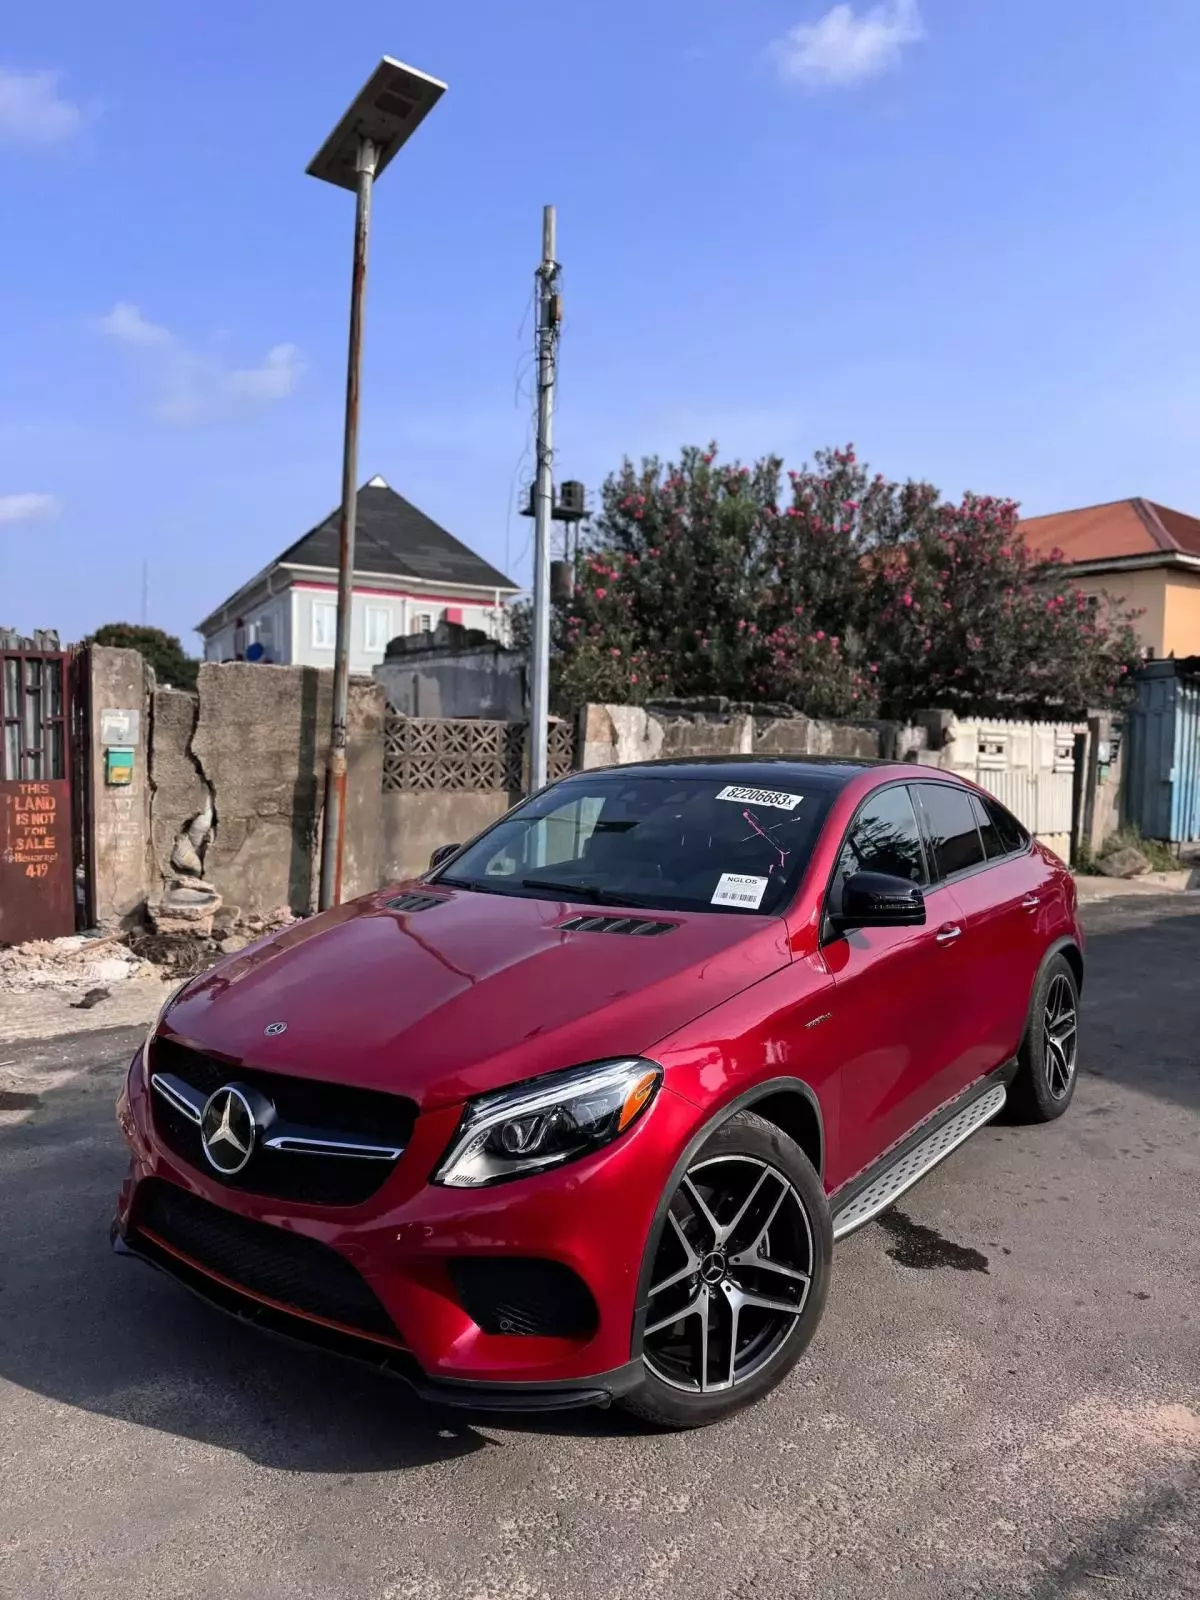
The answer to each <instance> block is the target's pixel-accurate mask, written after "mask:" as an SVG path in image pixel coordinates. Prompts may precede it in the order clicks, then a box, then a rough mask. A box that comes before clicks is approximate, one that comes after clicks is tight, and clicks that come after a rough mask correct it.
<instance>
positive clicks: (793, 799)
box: [716, 783, 804, 811]
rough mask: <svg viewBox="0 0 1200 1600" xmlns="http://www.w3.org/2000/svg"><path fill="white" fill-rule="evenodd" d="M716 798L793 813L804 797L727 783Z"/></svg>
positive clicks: (775, 790)
mask: <svg viewBox="0 0 1200 1600" xmlns="http://www.w3.org/2000/svg"><path fill="white" fill-rule="evenodd" d="M716 798H717V799H718V800H734V801H736V802H737V803H738V804H739V805H743V806H774V808H775V809H776V810H777V811H795V809H796V807H797V806H798V805H799V804H800V802H801V800H803V799H804V796H803V795H802V794H785V793H784V792H783V791H782V790H780V789H748V788H745V787H743V785H742V784H740V783H728V784H726V785H725V787H724V788H723V789H722V790H720V791H719V793H718V794H717V796H716Z"/></svg>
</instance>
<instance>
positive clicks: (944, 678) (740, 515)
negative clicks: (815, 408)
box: [518, 445, 1139, 717]
mask: <svg viewBox="0 0 1200 1600" xmlns="http://www.w3.org/2000/svg"><path fill="white" fill-rule="evenodd" d="M716 454H717V452H716V447H715V445H714V446H710V447H709V449H707V450H700V449H697V448H694V447H693V448H689V449H685V450H684V451H683V452H682V453H681V456H680V459H679V462H678V464H667V465H664V464H663V463H661V462H660V461H658V460H657V459H650V460H646V461H643V463H642V464H641V466H640V467H637V468H635V467H634V466H633V464H632V463H631V462H629V461H626V462H625V463H624V465H623V466H622V468H621V470H620V471H619V472H618V473H616V474H614V475H613V476H612V477H610V478H609V479H608V481H607V482H606V484H605V485H604V489H603V507H602V512H601V515H600V517H599V518H598V521H597V525H596V528H595V531H594V533H593V535H592V538H591V540H590V542H589V544H588V546H587V548H586V549H585V551H584V552H583V555H582V558H581V562H580V571H579V574H578V583H577V587H576V592H575V595H574V596H573V597H572V599H571V600H570V601H566V602H559V603H557V604H556V606H555V610H554V618H553V641H552V642H553V694H554V699H555V703H556V704H557V705H558V706H559V707H560V708H561V709H569V708H571V707H573V706H576V705H579V704H581V703H582V702H583V701H586V700H601V701H614V702H623V703H634V704H636V703H639V702H643V701H646V700H649V699H654V698H664V697H676V696H690V695H714V694H719V695H726V696H729V697H730V698H732V699H734V700H776V701H786V702H788V703H789V704H791V705H794V706H796V707H797V708H799V709H800V710H802V711H805V712H807V713H808V714H809V715H811V716H823V717H865V716H871V715H875V714H883V715H887V716H903V715H906V714H908V713H909V712H911V711H912V710H914V709H917V708H919V707H925V706H944V707H948V708H950V709H953V710H958V711H960V712H964V713H966V712H975V713H979V712H987V711H991V712H1002V713H1004V714H1006V715H1009V716H1020V715H1032V716H1039V715H1040V716H1047V715H1052V714H1057V713H1061V712H1063V711H1070V712H1076V711H1079V710H1082V709H1084V708H1086V707H1102V706H1106V705H1110V704H1113V703H1115V702H1117V701H1118V700H1119V699H1120V697H1121V689H1122V680H1123V679H1124V678H1125V677H1126V676H1127V674H1128V673H1129V671H1130V670H1131V668H1132V667H1133V666H1134V665H1135V664H1136V662H1137V660H1138V659H1139V656H1138V649H1137V642H1136V639H1135V636H1134V634H1133V631H1132V629H1131V627H1130V626H1129V622H1130V616H1131V614H1127V613H1121V612H1120V611H1119V609H1118V608H1117V607H1115V606H1113V605H1111V604H1110V605H1108V606H1107V608H1106V609H1105V610H1104V611H1102V612H1101V611H1097V610H1094V609H1092V608H1091V607H1090V606H1089V604H1088V601H1087V600H1086V599H1085V597H1084V596H1083V595H1082V594H1080V593H1079V591H1078V590H1076V589H1075V588H1074V587H1073V586H1072V585H1071V584H1070V582H1069V581H1068V579H1067V577H1066V574H1065V570H1064V568H1063V566H1062V563H1061V560H1055V561H1048V562H1045V561H1043V562H1039V561H1037V560H1035V558H1034V557H1033V556H1031V555H1030V553H1029V551H1028V549H1027V548H1026V546H1025V544H1024V542H1023V540H1022V539H1021V536H1020V533H1019V532H1018V528H1017V508H1016V505H1015V503H1014V502H1013V501H1011V500H997V499H994V498H991V497H988V496H978V495H968V496H966V497H965V499H964V500H963V501H962V502H961V503H960V504H953V503H950V502H946V501H943V500H942V498H941V496H940V495H939V494H938V492H937V491H936V490H935V489H934V488H933V487H932V486H931V485H929V484H925V483H915V482H912V481H909V482H907V483H903V484H901V483H892V482H889V481H887V480H886V479H885V478H884V477H883V476H882V474H875V475H874V476H872V475H871V474H870V473H869V472H868V471H867V469H866V468H865V467H864V466H862V465H861V464H860V463H859V461H858V459H857V456H856V455H855V452H854V450H853V448H846V449H844V450H825V451H820V452H818V454H817V457H816V460H815V462H814V463H813V465H811V466H807V467H805V468H804V470H803V471H800V472H791V473H789V474H788V483H789V489H790V504H788V505H786V506H784V505H783V504H782V499H783V496H782V481H783V480H782V471H781V467H782V464H781V463H780V462H779V461H778V460H777V459H775V458H773V457H766V458H764V459H763V460H761V461H759V462H758V463H756V464H755V465H754V466H753V467H746V466H742V465H740V464H738V463H734V464H733V465H732V466H721V465H718V463H717V459H716ZM518 623H519V627H518V634H519V635H520V633H521V632H522V631H523V629H524V628H525V627H526V626H527V618H519V619H518Z"/></svg>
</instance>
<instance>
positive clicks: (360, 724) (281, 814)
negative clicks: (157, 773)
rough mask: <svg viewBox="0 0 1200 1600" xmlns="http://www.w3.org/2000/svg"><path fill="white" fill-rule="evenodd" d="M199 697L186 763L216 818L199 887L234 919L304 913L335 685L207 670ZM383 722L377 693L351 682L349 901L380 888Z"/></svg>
mask: <svg viewBox="0 0 1200 1600" xmlns="http://www.w3.org/2000/svg"><path fill="white" fill-rule="evenodd" d="M197 687H198V693H199V713H198V716H197V720H196V727H195V731H194V733H193V734H192V738H191V746H190V753H191V757H192V758H193V760H194V762H195V768H194V769H193V770H194V771H195V775H196V778H197V782H199V781H200V780H201V778H203V780H204V781H205V782H207V784H208V785H209V786H210V787H211V791H212V797H213V809H214V812H215V829H214V833H213V837H212V840H211V842H210V844H209V846H208V849H207V852H206V854H205V858H204V874H205V877H206V878H207V879H208V881H209V882H210V883H212V884H213V885H214V886H215V887H216V889H217V890H218V891H219V893H220V894H221V896H222V898H223V900H224V902H225V904H226V905H236V906H238V907H240V908H241V910H242V911H257V912H264V911H271V910H274V909H275V908H276V907H278V906H283V905H286V906H288V907H290V909H291V910H292V911H294V912H297V913H303V912H306V911H309V910H311V909H312V908H313V906H314V905H315V901H316V896H315V884H316V877H317V870H318V861H319V854H320V821H321V812H322V801H323V794H324V774H325V758H326V754H327V751H328V745H329V719H330V713H331V709H332V695H333V674H332V673H331V672H329V671H319V670H318V669H317V668H315V667H271V666H261V665H258V664H249V663H245V662H227V663H223V664H217V663H214V662H206V663H205V664H204V665H202V666H201V668H200V674H199V681H198V686H197ZM384 710H385V703H384V696H383V690H382V689H381V688H380V686H379V685H378V684H376V683H374V682H372V681H371V680H370V679H362V678H355V679H352V680H351V683H350V715H349V730H350V742H349V749H348V752H347V755H348V774H347V802H346V834H345V850H344V857H343V861H344V865H343V891H342V892H343V898H345V899H350V898H352V897H353V896H354V895H357V894H363V893H365V892H366V891H368V890H370V889H375V888H377V887H378V885H379V883H380V881H381V879H380V854H381V840H380V804H381V790H382V781H383V719H384ZM197 769H198V770H197ZM190 792H191V793H192V794H193V795H194V794H195V793H197V790H196V789H194V788H193V789H192V790H191V791H190ZM195 809H196V807H195V806H193V809H192V811H190V812H189V813H188V816H186V817H180V819H179V823H178V824H177V827H178V826H181V825H182V824H183V823H184V822H186V821H188V820H189V819H190V817H191V816H193V815H195Z"/></svg>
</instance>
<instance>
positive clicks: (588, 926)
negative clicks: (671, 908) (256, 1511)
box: [559, 916, 679, 939]
mask: <svg viewBox="0 0 1200 1600" xmlns="http://www.w3.org/2000/svg"><path fill="white" fill-rule="evenodd" d="M559 926H560V928H561V929H562V932H563V933H626V934H629V935H630V937H631V938H634V939H651V938H653V937H654V935H655V934H659V933H670V932H671V930H672V929H673V928H677V927H678V926H679V924H678V923H676V922H655V921H653V920H652V919H647V918H646V917H598V916H592V917H572V918H571V920H570V922H563V923H560V924H559Z"/></svg>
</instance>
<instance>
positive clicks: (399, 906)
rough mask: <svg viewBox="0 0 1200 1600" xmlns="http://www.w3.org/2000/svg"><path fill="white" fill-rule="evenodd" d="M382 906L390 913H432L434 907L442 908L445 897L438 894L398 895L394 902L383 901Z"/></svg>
mask: <svg viewBox="0 0 1200 1600" xmlns="http://www.w3.org/2000/svg"><path fill="white" fill-rule="evenodd" d="M383 903H384V905H385V906H387V907H388V909H389V910H390V911H408V912H413V911H432V910H433V908H434V906H444V905H445V904H446V900H445V897H444V896H443V895H440V894H415V893H410V894H398V895H397V896H396V898H395V899H394V900H385V901H384V902H383Z"/></svg>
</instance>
